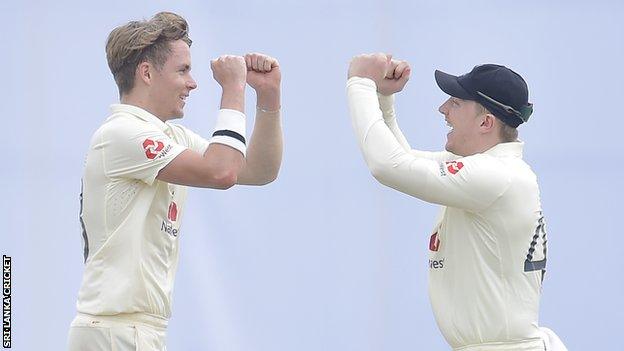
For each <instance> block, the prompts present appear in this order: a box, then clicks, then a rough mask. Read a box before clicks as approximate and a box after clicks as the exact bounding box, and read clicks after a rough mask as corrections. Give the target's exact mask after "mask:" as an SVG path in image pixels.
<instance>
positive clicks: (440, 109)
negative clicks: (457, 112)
mask: <svg viewBox="0 0 624 351" xmlns="http://www.w3.org/2000/svg"><path fill="white" fill-rule="evenodd" d="M448 102H449V101H448V100H446V101H445V102H444V103H443V104H442V105H440V107H438V112H440V113H441V114H443V115H444V116H446V115H447V114H448Z"/></svg>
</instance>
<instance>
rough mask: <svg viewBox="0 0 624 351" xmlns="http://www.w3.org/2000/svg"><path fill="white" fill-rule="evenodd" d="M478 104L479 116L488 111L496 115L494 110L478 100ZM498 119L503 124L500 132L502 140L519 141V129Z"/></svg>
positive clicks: (507, 141)
mask: <svg viewBox="0 0 624 351" xmlns="http://www.w3.org/2000/svg"><path fill="white" fill-rule="evenodd" d="M475 102H476V101H475ZM476 104H477V116H480V115H484V114H486V113H489V114H491V115H492V116H494V114H493V113H492V112H490V110H488V109H487V108H485V106H483V105H481V104H480V103H478V102H476ZM497 119H498V118H497ZM498 121H499V122H500V124H501V128H500V134H499V136H500V138H501V140H502V141H503V142H504V143H510V142H514V141H518V129H517V128H514V127H512V126H509V125H507V124H506V123H505V122H503V121H502V120H500V119H498Z"/></svg>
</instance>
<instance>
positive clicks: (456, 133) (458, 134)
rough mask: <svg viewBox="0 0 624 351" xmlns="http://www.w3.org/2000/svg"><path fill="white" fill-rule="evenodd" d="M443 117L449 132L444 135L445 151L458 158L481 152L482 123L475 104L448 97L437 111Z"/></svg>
mask: <svg viewBox="0 0 624 351" xmlns="http://www.w3.org/2000/svg"><path fill="white" fill-rule="evenodd" d="M438 111H440V113H442V114H443V115H444V119H445V120H446V124H447V125H448V126H449V127H450V128H451V131H450V132H449V133H448V134H447V135H446V146H445V148H446V150H447V151H449V152H452V153H453V154H455V155H459V156H470V155H474V154H476V153H478V152H482V151H483V150H482V145H481V144H482V143H483V141H482V136H483V128H482V127H483V123H484V116H486V115H485V114H483V113H481V110H480V109H479V108H478V105H477V103H476V102H474V101H471V100H462V99H459V98H456V97H450V98H449V99H448V100H446V101H445V102H444V104H442V106H440V108H439V109H438Z"/></svg>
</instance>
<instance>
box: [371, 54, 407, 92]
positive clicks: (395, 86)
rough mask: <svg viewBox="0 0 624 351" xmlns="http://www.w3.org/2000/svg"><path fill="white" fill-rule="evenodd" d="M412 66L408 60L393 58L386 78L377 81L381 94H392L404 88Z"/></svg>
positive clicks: (378, 90)
mask: <svg viewBox="0 0 624 351" xmlns="http://www.w3.org/2000/svg"><path fill="white" fill-rule="evenodd" d="M411 71H412V70H411V68H410V66H409V63H408V62H407V61H400V60H392V61H390V64H389V66H388V70H387V71H386V76H385V77H384V79H382V80H380V81H379V82H376V83H377V92H378V93H380V94H381V95H392V94H394V93H398V92H399V91H401V90H403V88H404V87H405V84H407V81H408V80H409V78H410V73H411Z"/></svg>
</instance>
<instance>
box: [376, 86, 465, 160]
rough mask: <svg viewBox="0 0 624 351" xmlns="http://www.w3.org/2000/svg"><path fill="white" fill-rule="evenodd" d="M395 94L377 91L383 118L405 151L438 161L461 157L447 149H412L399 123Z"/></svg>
mask: <svg viewBox="0 0 624 351" xmlns="http://www.w3.org/2000/svg"><path fill="white" fill-rule="evenodd" d="M394 96H395V95H394V94H393V95H388V96H386V95H382V94H379V93H377V97H378V100H379V108H380V109H381V113H382V116H383V120H384V122H385V123H386V126H388V129H390V131H391V132H392V134H393V135H394V137H395V138H396V140H397V141H398V142H399V144H400V145H401V146H402V147H403V149H405V151H408V152H409V153H410V154H411V155H413V156H416V157H420V158H426V159H429V160H434V161H436V162H444V161H450V160H454V159H457V158H459V156H456V155H453V154H451V153H450V152H447V151H421V150H415V149H412V147H411V146H410V144H409V142H408V141H407V138H405V135H404V134H403V132H402V131H401V128H400V127H399V123H398V121H397V118H396V112H395V111H396V110H395V108H394Z"/></svg>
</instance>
